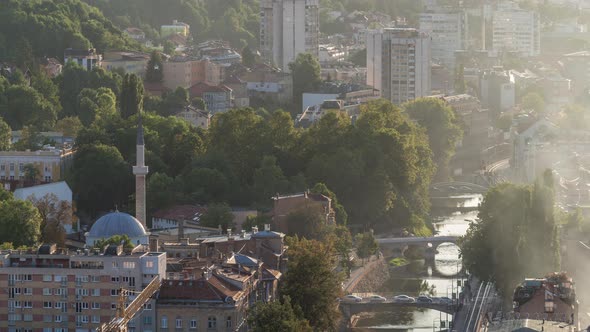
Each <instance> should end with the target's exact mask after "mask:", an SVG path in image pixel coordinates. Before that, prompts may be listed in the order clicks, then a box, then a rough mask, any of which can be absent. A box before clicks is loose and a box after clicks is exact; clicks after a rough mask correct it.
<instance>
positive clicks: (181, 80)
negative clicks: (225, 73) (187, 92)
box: [162, 57, 222, 90]
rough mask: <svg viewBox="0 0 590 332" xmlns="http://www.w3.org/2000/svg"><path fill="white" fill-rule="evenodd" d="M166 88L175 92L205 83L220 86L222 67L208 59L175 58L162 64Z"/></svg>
mask: <svg viewBox="0 0 590 332" xmlns="http://www.w3.org/2000/svg"><path fill="white" fill-rule="evenodd" d="M162 66H163V75H164V82H163V83H164V87H166V88H168V89H170V90H174V89H176V88H177V87H179V86H180V87H183V88H185V89H188V88H189V87H191V86H193V85H195V84H197V83H200V82H205V83H207V84H211V85H218V84H219V83H220V82H221V76H222V75H221V67H220V66H219V65H218V64H216V63H213V62H211V61H209V60H207V59H205V60H194V59H192V58H190V57H173V58H171V59H170V61H166V62H164V63H163V64H162Z"/></svg>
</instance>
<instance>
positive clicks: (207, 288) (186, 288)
mask: <svg viewBox="0 0 590 332" xmlns="http://www.w3.org/2000/svg"><path fill="white" fill-rule="evenodd" d="M240 291H241V290H240V289H239V288H238V287H237V286H234V285H232V284H231V283H229V282H226V281H224V280H223V279H221V278H220V277H218V276H216V275H214V274H213V275H211V276H210V277H209V278H206V277H204V276H203V277H201V278H199V279H197V280H166V281H164V282H163V283H162V287H161V288H160V296H159V299H170V300H196V301H221V302H223V301H225V299H226V298H227V297H233V296H235V295H236V294H238V293H239V292H240Z"/></svg>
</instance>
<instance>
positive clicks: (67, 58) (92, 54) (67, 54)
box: [64, 48, 102, 70]
mask: <svg viewBox="0 0 590 332" xmlns="http://www.w3.org/2000/svg"><path fill="white" fill-rule="evenodd" d="M68 62H75V63H77V64H78V65H80V66H82V68H84V69H86V70H92V69H93V68H94V67H100V66H101V62H102V55H100V54H98V53H97V52H96V49H94V48H90V49H87V50H78V49H73V48H68V49H66V50H65V51H64V64H67V63H68Z"/></svg>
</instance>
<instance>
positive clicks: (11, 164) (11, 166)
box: [10, 163, 14, 171]
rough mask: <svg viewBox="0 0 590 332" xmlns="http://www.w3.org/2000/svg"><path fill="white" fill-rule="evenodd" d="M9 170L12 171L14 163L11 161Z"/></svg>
mask: <svg viewBox="0 0 590 332" xmlns="http://www.w3.org/2000/svg"><path fill="white" fill-rule="evenodd" d="M10 170H11V171H14V164H13V163H10Z"/></svg>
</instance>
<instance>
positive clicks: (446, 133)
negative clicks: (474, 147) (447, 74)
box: [403, 98, 463, 180]
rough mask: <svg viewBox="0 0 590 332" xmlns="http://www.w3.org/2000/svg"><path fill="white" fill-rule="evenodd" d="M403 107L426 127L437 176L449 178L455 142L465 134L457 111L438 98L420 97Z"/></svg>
mask: <svg viewBox="0 0 590 332" xmlns="http://www.w3.org/2000/svg"><path fill="white" fill-rule="evenodd" d="M403 107H404V109H405V110H406V112H408V114H409V115H410V117H411V118H412V119H414V120H416V121H417V122H418V123H419V124H420V125H421V126H422V127H424V128H425V129H426V133H427V134H428V141H429V143H430V148H431V149H432V153H433V155H434V156H433V159H434V161H435V162H436V164H437V166H438V170H437V175H436V177H437V178H438V179H439V180H444V179H446V178H448V176H449V170H448V164H449V161H450V159H451V157H452V156H453V154H454V152H455V144H456V143H457V142H458V141H460V140H461V137H462V136H463V132H462V130H461V127H460V126H459V125H458V119H457V115H456V114H455V111H453V109H452V108H451V107H449V106H447V105H445V103H444V102H443V101H442V100H440V99H438V98H418V99H415V100H413V101H409V102H407V103H405V104H404V105H403Z"/></svg>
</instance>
